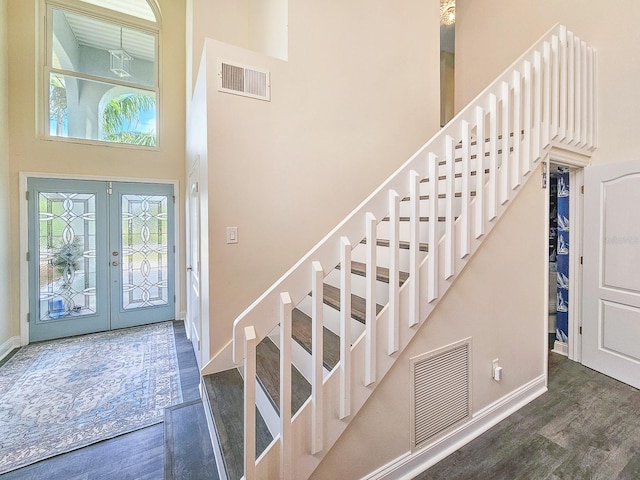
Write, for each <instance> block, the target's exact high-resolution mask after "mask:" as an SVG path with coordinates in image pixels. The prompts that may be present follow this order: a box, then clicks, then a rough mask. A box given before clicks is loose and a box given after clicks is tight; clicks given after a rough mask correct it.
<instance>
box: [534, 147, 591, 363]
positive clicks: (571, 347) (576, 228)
mask: <svg viewBox="0 0 640 480" xmlns="http://www.w3.org/2000/svg"><path fill="white" fill-rule="evenodd" d="M590 161H591V157H589V156H586V155H584V154H582V153H578V152H573V151H571V150H565V149H559V148H557V147H553V148H551V150H550V151H549V153H548V154H547V155H546V157H545V158H544V159H543V162H544V164H545V166H546V172H547V185H546V187H545V188H546V189H547V195H546V201H545V218H546V220H545V231H544V235H545V249H546V250H545V251H546V252H547V255H548V252H549V193H548V189H549V185H548V178H549V175H550V174H549V172H550V170H551V169H550V165H551V164H552V163H553V164H554V165H560V166H563V167H569V168H570V171H569V185H570V188H571V191H572V192H576V193H575V194H572V195H570V197H569V217H570V222H571V239H570V247H569V272H570V275H569V278H570V279H571V281H570V282H569V302H570V309H569V332H568V333H569V343H568V345H567V349H566V351H562V352H559V353H562V354H564V355H567V356H568V358H569V359H570V360H573V361H576V362H582V338H581V333H580V329H581V327H582V264H581V263H580V259H581V258H582V255H583V235H584V221H583V219H584V196H583V194H582V187H583V186H584V168H585V167H587V166H588V165H589V163H590ZM576 187H577V188H576ZM544 299H545V309H544V312H545V315H544V322H545V324H544V330H545V336H544V342H545V351H547V350H548V333H549V332H548V329H549V262H548V261H547V262H546V267H545V281H544ZM545 359H546V355H545ZM545 363H546V360H545Z"/></svg>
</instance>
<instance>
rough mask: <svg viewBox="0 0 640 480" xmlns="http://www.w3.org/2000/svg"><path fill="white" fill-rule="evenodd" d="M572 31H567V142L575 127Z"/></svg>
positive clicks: (570, 138) (574, 74) (571, 139)
mask: <svg viewBox="0 0 640 480" xmlns="http://www.w3.org/2000/svg"><path fill="white" fill-rule="evenodd" d="M573 40H574V37H573V32H571V31H567V48H566V50H567V135H566V140H567V143H573V140H574V135H575V128H576V110H575V109H576V104H575V100H576V92H575V87H576V85H575V81H576V70H575V67H576V64H575V53H576V50H575V45H574V41H573Z"/></svg>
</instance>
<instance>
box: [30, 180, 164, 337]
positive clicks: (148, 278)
mask: <svg viewBox="0 0 640 480" xmlns="http://www.w3.org/2000/svg"><path fill="white" fill-rule="evenodd" d="M28 189H29V260H30V262H29V291H30V295H29V298H30V305H29V322H30V323H29V339H30V341H32V342H33V341H40V340H48V339H52V338H61V337H67V336H71V335H80V334H84V333H92V332H99V331H104V330H111V329H117V328H124V327H130V326H134V325H143V324H148V323H154V322H160V321H165V320H172V319H174V317H175V299H174V291H175V287H174V277H175V275H174V256H175V252H174V244H173V243H174V241H173V239H174V234H173V232H174V212H173V186H172V185H166V184H146V183H127V182H102V181H88V180H86V181H85V180H64V179H44V178H29V180H28Z"/></svg>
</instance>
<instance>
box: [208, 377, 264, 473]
mask: <svg viewBox="0 0 640 480" xmlns="http://www.w3.org/2000/svg"><path fill="white" fill-rule="evenodd" d="M203 380H204V384H205V388H206V392H207V396H208V397H209V403H210V405H211V411H212V414H213V419H214V422H215V426H216V432H217V435H218V441H219V442H220V447H221V449H222V456H223V459H224V466H225V470H226V472H227V476H228V478H229V479H234V480H235V479H239V478H241V477H242V476H243V475H244V447H243V445H244V380H243V378H242V375H240V372H239V371H238V370H237V369H236V368H232V369H230V370H225V371H223V372H218V373H214V374H212V375H205V376H204V377H203ZM272 440H273V437H272V436H271V433H270V432H269V429H268V428H267V425H266V423H265V422H264V419H263V418H262V415H260V412H259V411H258V409H257V408H256V458H258V456H259V455H261V454H262V452H264V450H265V449H266V448H267V446H269V444H270V443H271V441H272Z"/></svg>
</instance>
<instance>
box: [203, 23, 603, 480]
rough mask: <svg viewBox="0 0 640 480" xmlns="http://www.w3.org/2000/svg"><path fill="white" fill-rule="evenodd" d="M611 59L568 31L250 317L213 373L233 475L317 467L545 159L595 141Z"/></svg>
mask: <svg viewBox="0 0 640 480" xmlns="http://www.w3.org/2000/svg"><path fill="white" fill-rule="evenodd" d="M595 69H596V58H595V52H594V50H593V49H592V48H591V47H589V46H588V45H587V44H586V43H585V42H583V41H581V40H580V39H579V38H577V37H576V36H574V35H573V34H572V33H571V32H569V31H567V29H566V28H565V27H563V26H556V27H554V28H553V29H552V30H551V31H550V32H548V33H547V34H546V35H545V36H543V37H542V39H541V40H539V41H538V42H537V43H536V44H535V45H534V46H533V47H531V48H530V49H529V50H528V51H527V52H526V53H525V54H524V55H523V56H522V57H521V58H520V59H518V60H517V61H516V62H515V63H514V64H513V65H512V66H511V67H510V68H509V69H507V70H506V71H505V72H504V73H503V74H502V75H501V76H500V77H499V78H498V79H497V80H496V81H495V82H494V83H493V84H491V85H490V86H489V87H488V88H487V89H486V90H485V91H484V92H482V93H481V94H480V95H479V96H478V97H477V98H476V99H475V100H474V101H472V102H471V103H470V104H469V105H468V106H467V107H466V108H465V109H464V110H463V111H461V112H460V113H459V114H458V115H457V116H456V117H455V118H454V119H453V120H452V121H451V122H450V123H449V124H448V125H447V126H446V127H444V128H443V129H442V130H441V131H440V132H439V133H438V134H437V135H436V136H435V137H434V138H432V139H431V140H430V141H429V142H428V143H427V144H426V145H424V146H423V147H422V148H421V149H420V150H419V151H418V152H417V153H416V154H415V155H414V156H413V157H412V158H411V159H409V160H408V161H407V162H406V163H405V164H404V165H403V166H402V167H401V168H399V169H398V170H397V171H396V172H395V173H394V174H393V175H392V176H391V177H390V178H389V179H388V180H387V181H386V182H385V183H384V184H383V185H381V186H380V187H379V188H378V189H377V190H376V191H375V192H374V193H373V194H371V196H369V198H367V199H366V200H365V201H364V202H363V203H362V204H361V205H360V206H359V207H357V208H356V209H355V210H354V211H353V212H352V213H351V214H350V215H349V216H348V217H347V218H346V219H344V221H342V222H341V223H340V224H339V225H338V226H337V227H336V228H335V229H334V230H333V231H332V232H330V233H329V234H328V235H327V236H326V237H325V238H324V239H323V240H322V241H320V242H319V243H318V244H317V245H316V246H315V247H314V248H313V249H312V250H311V251H310V252H309V253H307V255H305V256H304V257H303V258H302V259H301V260H300V261H299V262H298V263H297V264H296V265H294V266H293V267H292V268H291V269H290V270H289V271H288V272H287V273H286V274H285V275H284V276H283V277H282V278H280V279H279V280H278V281H277V282H276V283H275V284H274V285H273V286H272V287H271V288H270V289H269V290H268V291H267V292H265V293H264V294H263V295H262V296H261V297H260V298H258V299H257V300H256V301H255V302H254V303H253V305H251V306H250V307H249V308H248V309H247V310H246V311H245V312H244V313H243V314H242V315H240V316H239V317H238V318H237V319H236V321H235V323H234V327H233V340H232V341H231V342H230V343H229V344H228V346H227V348H226V349H225V350H224V351H223V352H221V353H220V354H219V356H218V358H216V359H213V361H212V362H211V364H210V365H209V366H208V367H207V368H205V372H206V371H212V370H215V373H212V374H209V375H205V376H204V377H203V390H204V391H206V395H204V400H205V405H207V404H208V408H205V410H207V411H208V420H209V424H210V430H211V434H212V439H213V440H214V449H215V450H216V457H217V461H218V462H217V463H218V465H219V469H220V470H221V472H220V473H221V478H229V479H234V480H235V479H238V478H241V477H242V476H244V477H245V478H246V479H253V478H295V479H302V478H308V477H309V476H310V475H311V474H312V472H313V471H314V469H315V468H316V467H317V466H318V465H319V464H320V462H321V461H322V459H323V457H324V455H325V454H326V453H327V452H328V451H329V449H330V448H331V447H332V445H333V444H334V443H335V441H336V440H337V438H338V437H339V436H340V435H341V434H342V432H344V430H345V429H346V428H348V425H349V422H350V420H351V419H352V418H353V416H354V415H355V414H356V413H357V412H358V411H359V409H360V408H361V407H362V405H364V403H365V402H366V401H367V398H368V397H369V396H370V395H371V393H372V391H373V390H374V388H375V385H376V383H377V382H379V381H380V380H381V379H382V378H383V377H384V376H385V374H386V373H387V372H388V371H389V369H390V368H391V366H392V365H393V363H394V361H395V358H396V357H397V356H398V354H399V353H400V352H402V350H403V349H404V348H405V347H406V345H407V344H408V343H409V341H410V340H411V338H412V337H413V336H414V334H415V333H416V331H417V330H418V329H419V328H420V325H421V324H422V323H423V322H424V321H425V319H426V318H428V316H429V315H430V313H431V312H432V311H433V309H434V308H436V307H437V304H438V301H439V299H440V298H442V296H443V295H444V294H445V292H446V291H447V289H448V288H449V286H450V285H451V284H452V283H453V282H454V281H455V278H456V277H457V276H458V275H459V274H460V272H461V271H462V269H463V268H464V267H465V265H466V264H467V262H468V261H469V259H470V258H471V257H472V255H473V254H474V252H475V251H476V250H477V249H478V248H479V247H480V245H481V243H482V242H483V240H484V239H485V238H486V237H487V236H488V234H489V233H490V231H491V230H492V229H493V227H494V226H495V225H496V223H497V221H498V219H499V218H500V216H501V215H502V213H503V212H504V211H505V209H506V208H508V206H509V204H510V202H511V201H512V200H513V199H514V198H515V197H516V195H518V193H519V191H520V190H521V187H522V185H524V183H525V182H527V181H528V180H529V179H530V178H531V177H533V176H534V175H533V172H534V171H535V170H536V169H537V168H538V164H539V163H540V162H541V160H543V159H544V158H545V156H546V155H547V154H548V152H549V151H550V150H551V149H554V148H555V149H562V150H565V151H569V152H577V153H580V154H585V155H588V154H589V152H591V151H592V150H593V149H594V148H595V146H596V144H597V138H596V137H597V132H596V101H595V96H596V76H595ZM536 178H537V179H538V180H539V177H538V176H536ZM538 180H536V181H538Z"/></svg>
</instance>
